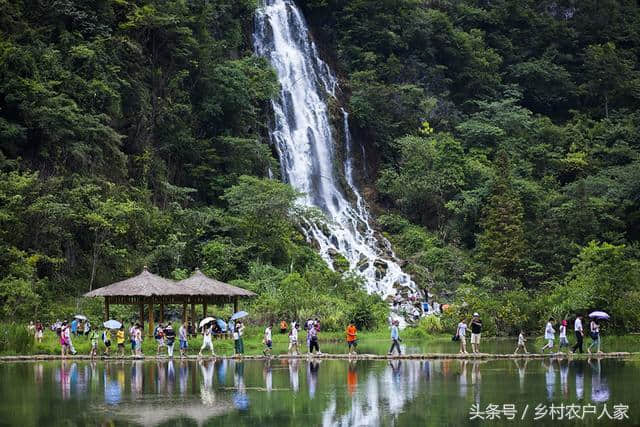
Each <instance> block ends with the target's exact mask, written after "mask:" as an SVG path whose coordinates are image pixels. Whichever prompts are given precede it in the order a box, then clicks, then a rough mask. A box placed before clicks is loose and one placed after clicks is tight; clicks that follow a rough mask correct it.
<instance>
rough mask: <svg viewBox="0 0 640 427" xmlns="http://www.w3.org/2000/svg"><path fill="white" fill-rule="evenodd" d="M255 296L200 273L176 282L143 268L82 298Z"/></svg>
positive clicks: (197, 271) (198, 271)
mask: <svg viewBox="0 0 640 427" xmlns="http://www.w3.org/2000/svg"><path fill="white" fill-rule="evenodd" d="M255 295H256V294H255V293H253V292H251V291H248V290H246V289H242V288H238V287H237V286H232V285H229V284H227V283H223V282H220V281H218V280H215V279H212V278H210V277H207V276H205V275H204V274H203V273H201V272H200V270H196V271H195V273H194V274H193V275H192V276H191V277H189V278H188V279H185V280H181V281H180V282H176V281H174V280H170V279H165V278H164V277H161V276H158V275H156V274H153V273H151V272H150V271H149V270H147V268H146V267H145V268H144V269H143V270H142V273H140V274H138V275H137V276H134V277H131V278H129V279H125V280H122V281H120V282H116V283H113V284H111V285H107V286H103V287H102V288H98V289H95V290H93V291H91V292H88V293H86V294H84V296H85V297H112V296H113V297H125V296H131V297H150V296H227V297H253V296H255Z"/></svg>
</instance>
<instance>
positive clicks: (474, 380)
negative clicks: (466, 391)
mask: <svg viewBox="0 0 640 427" xmlns="http://www.w3.org/2000/svg"><path fill="white" fill-rule="evenodd" d="M480 363H481V362H480V361H478V360H474V361H473V364H472V367H473V369H471V384H473V398H474V400H475V402H476V403H477V404H480V384H481V383H482V374H481V372H480Z"/></svg>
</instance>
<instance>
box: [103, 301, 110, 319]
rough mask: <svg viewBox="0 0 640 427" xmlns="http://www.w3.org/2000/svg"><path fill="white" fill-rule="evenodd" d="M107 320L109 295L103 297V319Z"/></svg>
mask: <svg viewBox="0 0 640 427" xmlns="http://www.w3.org/2000/svg"><path fill="white" fill-rule="evenodd" d="M107 320H109V297H104V321H105V322H106V321H107Z"/></svg>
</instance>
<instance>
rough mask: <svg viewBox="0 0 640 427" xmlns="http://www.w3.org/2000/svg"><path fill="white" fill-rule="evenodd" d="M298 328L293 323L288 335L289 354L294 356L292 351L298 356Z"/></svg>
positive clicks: (296, 323)
mask: <svg viewBox="0 0 640 427" xmlns="http://www.w3.org/2000/svg"><path fill="white" fill-rule="evenodd" d="M299 328H300V325H298V322H294V324H293V326H292V327H291V332H290V333H289V350H288V352H289V354H294V353H293V351H295V354H296V355H298V354H300V350H298V329H299Z"/></svg>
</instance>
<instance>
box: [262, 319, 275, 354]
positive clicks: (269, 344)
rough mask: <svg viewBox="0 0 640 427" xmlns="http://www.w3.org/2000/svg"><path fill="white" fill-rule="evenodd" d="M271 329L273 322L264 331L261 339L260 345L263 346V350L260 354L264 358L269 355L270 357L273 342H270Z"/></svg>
mask: <svg viewBox="0 0 640 427" xmlns="http://www.w3.org/2000/svg"><path fill="white" fill-rule="evenodd" d="M272 329H273V322H271V323H269V325H268V326H267V327H266V329H265V330H264V337H263V339H262V343H263V344H264V350H262V354H263V355H264V356H266V355H267V353H269V356H271V352H272V351H273V341H272V340H271V330H272Z"/></svg>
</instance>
